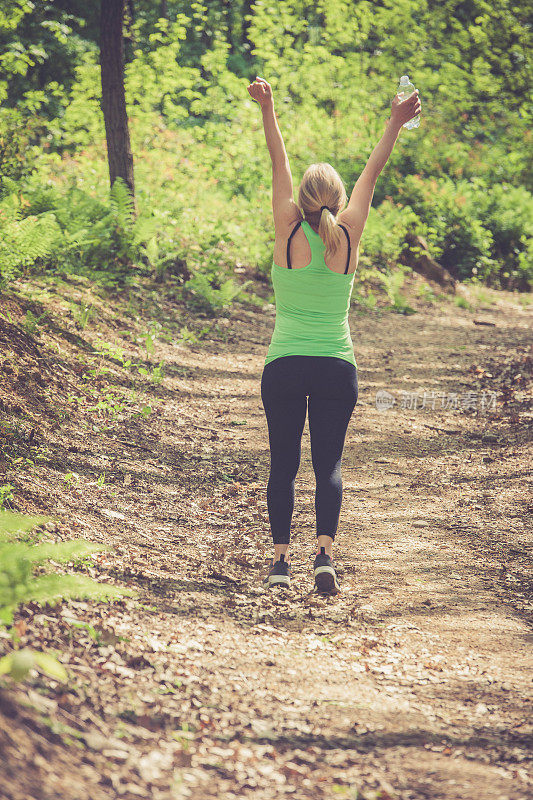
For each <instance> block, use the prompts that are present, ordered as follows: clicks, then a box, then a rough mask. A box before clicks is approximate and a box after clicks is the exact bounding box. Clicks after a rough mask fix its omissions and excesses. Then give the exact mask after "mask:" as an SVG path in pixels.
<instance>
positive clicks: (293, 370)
mask: <svg viewBox="0 0 533 800" xmlns="http://www.w3.org/2000/svg"><path fill="white" fill-rule="evenodd" d="M248 92H249V94H250V96H251V97H252V98H253V99H254V100H256V101H257V102H258V103H259V105H260V106H261V111H262V114H263V125H264V129H265V137H266V143H267V146H268V150H269V153H270V157H271V159H272V210H273V215H274V228H275V242H274V259H273V264H272V283H273V287H274V293H275V298H276V323H275V327H274V332H273V334H272V339H271V342H270V346H269V348H268V352H267V356H266V358H265V365H264V369H263V374H262V378H261V399H262V402H263V407H264V409H265V413H266V418H267V424H268V435H269V443H270V476H269V480H268V487H267V505H268V515H269V520H270V527H271V531H272V538H273V541H274V558H273V561H272V565H271V568H270V572H269V574H268V576H267V577H266V578H265V585H266V586H269V587H270V586H276V585H284V586H289V585H290V559H289V557H288V549H289V541H290V528H291V520H292V513H293V509H294V480H295V478H296V474H297V472H298V467H299V465H300V448H301V438H302V432H303V427H304V423H305V417H306V413H307V410H309V432H310V437H311V455H312V462H313V469H314V472H315V477H316V492H315V510H316V535H317V554H316V557H315V562H314V575H315V587H316V589H317V590H318V591H319V592H321V593H326V594H336V593H337V592H339V590H340V586H339V582H338V578H337V575H336V572H335V565H334V563H333V558H332V552H333V541H334V539H335V534H336V531H337V525H338V522H339V514H340V508H341V501H342V479H341V459H342V451H343V448H344V440H345V437H346V429H347V427H348V422H349V421H350V417H351V415H352V412H353V409H354V407H355V404H356V403H357V395H358V386H357V364H356V361H355V358H354V352H353V343H352V340H351V336H350V328H349V325H348V310H349V306H350V295H351V291H352V286H353V281H354V275H355V270H356V269H357V262H358V258H359V243H360V240H361V235H362V233H363V230H364V227H365V224H366V220H367V218H368V213H369V210H370V205H371V202H372V196H373V194H374V188H375V185H376V181H377V179H378V176H379V174H380V172H381V170H382V169H383V167H384V166H385V164H386V163H387V159H388V158H389V156H390V154H391V152H392V148H393V147H394V144H395V142H396V139H397V138H398V135H399V133H400V131H401V129H402V125H403V124H404V123H405V122H407V121H408V120H410V119H411V118H412V117H414V116H416V115H417V114H419V113H420V110H421V104H420V100H419V98H418V93H417V91H416V92H414V93H413V94H412V95H411V96H410V97H408V98H407V99H405V100H404V101H403V102H402V101H401V99H400V97H399V95H396V97H395V98H394V100H393V101H392V106H391V116H390V119H389V120H388V121H387V126H386V130H385V133H384V134H383V136H382V138H381V140H380V141H379V143H378V144H377V145H376V147H375V148H374V150H373V152H372V154H371V155H370V157H369V159H368V162H367V164H366V166H365V168H364V170H363V172H362V173H361V175H360V177H359V178H358V180H357V183H356V184H355V186H354V188H353V191H352V193H351V196H350V200H349V202H348V205H346V200H347V197H346V192H345V189H344V184H343V182H342V180H341V178H340V176H339V175H338V173H337V172H336V171H335V169H334V168H333V167H332V166H331V165H330V164H327V163H320V164H311V166H310V167H309V168H308V169H307V170H306V172H305V173H304V176H303V178H302V181H301V184H300V187H299V192H298V204H297V203H295V202H294V199H293V187H292V176H291V171H290V167H289V160H288V158H287V153H286V152H285V145H284V143H283V137H282V136H281V132H280V130H279V127H278V124H277V120H276V116H275V114H274V100H273V96H272V88H271V86H270V84H268V83H267V81H265V80H264V79H263V78H256V80H255V81H254V82H253V83H251V84H250V85H249V86H248ZM345 206H346V208H345Z"/></svg>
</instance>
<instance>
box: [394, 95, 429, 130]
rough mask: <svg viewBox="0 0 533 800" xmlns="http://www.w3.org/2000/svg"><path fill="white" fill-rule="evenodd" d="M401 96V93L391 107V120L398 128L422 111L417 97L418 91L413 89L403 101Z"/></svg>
mask: <svg viewBox="0 0 533 800" xmlns="http://www.w3.org/2000/svg"><path fill="white" fill-rule="evenodd" d="M403 94H404V93H403V92H400V93H398V94H397V95H396V97H395V98H394V100H393V101H392V105H391V119H392V121H393V122H394V123H396V124H397V125H398V127H399V128H401V127H402V125H405V123H406V122H409V120H410V119H413V117H416V115H417V114H420V111H421V109H422V104H421V102H420V98H419V97H418V89H415V90H414V92H413V93H412V94H411V95H410V96H409V97H408V98H407V99H405V100H404V99H403Z"/></svg>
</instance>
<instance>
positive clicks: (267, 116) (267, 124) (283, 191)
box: [248, 78, 302, 232]
mask: <svg viewBox="0 0 533 800" xmlns="http://www.w3.org/2000/svg"><path fill="white" fill-rule="evenodd" d="M248 92H249V93H250V96H251V97H252V98H253V99H254V100H256V101H257V102H258V103H259V105H260V106H261V112H262V115H263V127H264V129H265V138H266V143H267V147H268V152H269V153H270V159H271V161H272V212H273V214H274V227H275V228H276V229H280V230H281V231H283V232H284V231H285V229H286V228H287V227H288V226H290V225H291V224H292V223H293V222H296V221H297V220H298V219H300V218H301V216H302V215H301V212H300V209H299V208H298V206H297V205H296V203H295V202H294V199H293V187H292V175H291V168H290V165H289V158H288V156H287V152H286V150H285V144H284V142H283V136H282V135H281V131H280V129H279V126H278V121H277V119H276V114H275V111H274V98H273V96H272V87H271V86H270V84H269V83H267V82H266V81H265V80H264V79H263V78H256V80H255V81H254V82H253V83H251V84H250V85H249V86H248Z"/></svg>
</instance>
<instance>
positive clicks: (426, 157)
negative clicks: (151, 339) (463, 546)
mask: <svg viewBox="0 0 533 800" xmlns="http://www.w3.org/2000/svg"><path fill="white" fill-rule="evenodd" d="M168 9H169V10H168V17H169V18H168V19H161V18H159V12H160V6H159V4H157V3H156V4H147V3H142V4H140V5H139V7H138V8H136V13H135V20H134V22H133V24H132V25H131V26H130V27H129V32H130V36H129V37H128V39H127V41H126V75H125V85H126V97H127V103H128V116H129V118H130V122H131V125H130V130H131V136H132V150H133V153H134V157H135V181H136V193H137V206H138V209H139V215H138V217H137V219H135V218H134V216H133V214H132V205H131V198H130V197H129V194H128V192H127V188H126V187H125V185H121V183H120V181H116V182H115V185H114V186H113V189H112V190H111V193H110V194H109V192H108V191H107V188H106V187H107V181H108V175H107V165H106V162H105V137H104V126H103V117H102V113H101V109H100V92H101V88H100V70H99V63H98V8H97V5H96V6H93V4H85V6H83V8H82V7H81V6H80V5H77V6H76V7H75V9H71V10H70V12H69V13H67V12H66V11H65V10H64V8H63V6H62V4H59V5H58V4H54V3H49V2H47V3H43V4H35V3H31V2H29V0H17V2H14V0H10V2H9V3H7V5H6V7H5V8H4V9H3V10H2V12H0V67H2V69H0V76H2V77H1V78H0V101H2V100H3V101H5V106H6V108H5V109H1V110H0V166H3V165H4V163H5V164H6V165H7V168H5V169H3V170H2V169H0V173H1V174H2V175H3V176H4V177H3V178H2V183H1V185H0V198H1V199H0V276H1V277H0V280H3V282H4V284H5V283H6V282H7V281H11V280H13V279H15V278H16V277H17V276H18V275H20V274H21V273H22V274H24V273H25V272H28V271H30V270H33V271H40V270H47V271H51V270H55V271H62V272H65V273H69V272H74V273H78V274H87V275H91V277H96V278H97V279H98V280H99V281H100V282H101V283H102V284H103V285H105V286H108V287H110V288H116V287H120V286H123V285H124V284H125V283H127V282H128V281H130V280H131V279H132V276H133V275H134V273H135V272H136V271H137V272H138V271H143V272H146V271H149V272H150V273H151V274H152V275H153V276H154V278H155V279H156V280H158V281H163V280H172V281H176V282H177V283H179V284H180V286H181V287H182V286H183V283H184V282H185V281H186V280H187V279H188V280H189V283H188V286H187V288H186V289H185V298H186V299H187V300H188V301H189V302H190V303H191V304H192V305H193V306H196V307H198V308H202V309H204V310H206V311H209V313H213V312H214V311H216V310H217V309H219V308H223V307H225V305H226V298H227V297H229V298H230V300H229V302H232V295H233V297H239V293H238V292H237V290H236V287H234V286H232V284H231V283H228V281H230V280H231V279H232V273H233V269H234V267H235V265H236V264H237V265H239V264H247V265H252V266H253V267H255V268H257V270H258V271H262V272H267V271H268V270H269V268H270V262H271V252H272V244H273V241H272V239H273V230H272V218H271V211H270V200H271V165H270V159H269V157H268V152H267V149H266V147H265V141H264V133H263V129H262V124H261V114H260V111H259V108H258V106H257V104H255V103H253V102H252V101H251V99H250V98H249V97H248V95H247V92H246V84H247V82H248V80H249V79H250V78H252V77H253V76H255V75H256V74H258V73H259V74H262V75H264V76H265V77H266V78H267V79H268V80H269V81H270V82H271V83H272V86H273V88H274V93H275V98H276V111H277V114H278V118H279V122H280V127H281V129H282V132H283V134H284V137H285V141H286V145H287V151H288V154H289V157H290V161H291V167H292V171H293V180H294V186H295V189H296V188H297V185H298V181H299V179H300V178H301V175H302V174H303V172H304V170H305V169H306V167H307V166H308V165H309V163H311V162H313V161H328V162H330V163H332V164H333V165H334V166H335V167H336V168H337V169H338V171H339V173H340V174H341V176H342V178H343V180H344V181H345V185H346V188H347V190H348V191H349V190H351V188H352V186H353V184H354V182H355V180H356V179H357V177H358V176H359V174H360V172H361V170H362V168H363V167H364V164H365V163H366V160H367V159H368V156H369V155H370V153H371V152H372V150H373V148H374V146H375V145H376V143H377V141H378V140H379V138H380V136H381V134H382V133H383V128H384V123H385V120H386V118H387V117H388V114H389V110H390V103H391V100H392V97H393V95H394V93H395V91H396V87H397V82H398V78H399V76H400V74H402V73H408V74H409V75H410V76H411V77H412V79H413V80H414V83H415V85H416V86H417V87H418V88H419V89H420V92H421V97H422V100H423V112H422V118H421V126H420V128H419V129H418V130H416V131H414V132H407V131H402V132H401V135H400V139H399V141H398V144H397V146H396V148H395V150H394V151H393V153H392V155H391V158H390V160H389V163H388V164H387V166H386V168H385V169H384V171H383V173H382V175H381V176H380V179H379V181H378V184H377V186H376V191H375V197H374V207H373V208H372V210H371V214H370V217H369V220H368V223H367V228H366V230H365V233H364V235H363V240H362V251H363V252H364V253H366V254H367V256H368V257H369V258H372V260H373V262H374V263H377V265H383V266H385V267H386V268H390V267H392V265H393V264H394V263H395V262H396V260H397V257H398V254H399V252H400V251H401V250H402V249H403V246H404V237H405V232H406V230H407V229H408V228H409V229H412V228H415V229H416V230H417V231H418V232H419V233H421V234H422V235H424V236H425V237H426V238H427V239H428V242H429V244H430V248H431V252H432V255H434V256H435V257H437V258H441V259H442V260H443V263H444V266H447V267H448V268H449V269H450V270H451V271H452V272H454V274H456V275H457V277H459V278H461V279H470V278H476V279H480V280H484V281H487V282H488V283H490V284H492V285H495V286H498V285H502V286H504V287H508V288H518V289H527V288H528V287H529V286H530V284H531V270H532V266H531V264H532V262H533V259H532V253H533V243H532V234H531V230H530V223H529V222H528V219H531V203H532V192H533V158H532V155H531V154H532V153H533V147H532V146H531V145H532V141H531V138H532V134H531V102H530V97H529V91H528V87H529V85H530V66H529V62H528V58H527V54H528V52H529V50H530V49H531V38H532V29H531V26H530V25H529V24H527V17H526V11H527V9H526V7H525V6H524V5H523V4H520V3H518V2H517V0H502V2H500V3H498V4H495V5H492V6H490V5H488V4H487V3H485V2H480V1H479V2H478V0H475V2H472V3H470V4H467V3H459V4H458V3H457V2H456V0H444V1H443V2H442V3H440V4H436V3H434V2H432V0H398V2H396V3H394V4H390V3H380V4H377V5H376V4H375V3H370V2H368V0H358V1H357V2H352V3H348V2H346V0H329V2H328V3H323V2H319V3H316V2H310V0H287V2H283V3H270V2H264V3H251V4H250V3H245V2H244V0H237V2H235V3H218V2H195V3H192V4H187V3H182V2H176V3H172V4H169V6H168ZM4 112H5V113H4ZM2 115H3V116H2ZM22 119H23V120H25V121H26V120H27V121H28V123H29V125H30V126H31V125H33V124H34V123H35V129H34V130H33V132H32V133H29V134H27V133H26V132H25V130H24V128H25V123H24V124H22V122H21V120H22ZM39 126H41V129H42V134H41V135H39ZM28 130H29V128H28ZM6 131H7V134H6V133H5V132H6ZM2 142H3V143H4V145H5V144H6V143H8V145H9V147H8V148H7V149H4V150H3V149H2V148H3V147H4V145H3V144H2ZM2 159H3V160H2ZM34 167H35V170H34ZM10 180H11V181H12V182H11V183H9V181H10ZM416 180H418V181H419V183H420V185H418V184H417V183H416ZM435 182H436V185H437V189H436V190H435V188H434V186H435ZM463 198H464V199H463ZM266 231H268V234H265V232H266ZM178 265H181V267H182V269H181V272H180V267H178V268H177V266H178ZM191 276H192V277H191ZM222 287H226V288H222ZM234 292H235V293H234ZM241 296H244V295H241ZM252 301H253V300H252ZM80 324H81V325H82V326H83V324H84V323H83V321H81V322H80Z"/></svg>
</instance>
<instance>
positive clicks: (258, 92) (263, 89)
mask: <svg viewBox="0 0 533 800" xmlns="http://www.w3.org/2000/svg"><path fill="white" fill-rule="evenodd" d="M248 93H249V94H250V97H251V98H252V99H253V100H256V101H257V102H258V103H259V105H260V106H261V108H263V106H267V105H269V104H271V103H273V102H274V98H273V97H272V86H271V85H270V84H269V83H267V82H266V81H265V80H264V79H263V78H256V79H255V81H254V82H253V83H251V84H250V85H249V86H248Z"/></svg>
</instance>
